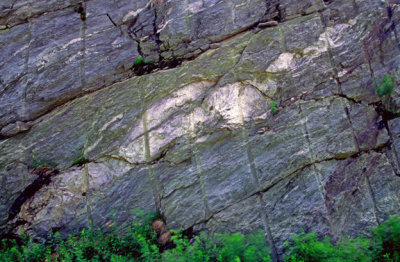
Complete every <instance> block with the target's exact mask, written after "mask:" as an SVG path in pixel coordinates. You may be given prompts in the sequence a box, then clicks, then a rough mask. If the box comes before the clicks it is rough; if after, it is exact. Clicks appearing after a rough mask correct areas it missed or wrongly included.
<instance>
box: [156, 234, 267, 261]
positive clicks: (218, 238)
mask: <svg viewBox="0 0 400 262" xmlns="http://www.w3.org/2000/svg"><path fill="white" fill-rule="evenodd" d="M171 240H172V241H173V243H174V244H175V246H176V247H175V248H174V249H170V250H167V251H165V252H164V253H163V255H162V258H163V259H162V260H163V261H166V262H175V261H178V262H185V261H194V262H197V261H198V262H202V261H221V262H231V261H251V262H253V261H254V262H256V261H264V262H269V261H272V260H271V258H270V256H269V252H270V250H269V248H268V247H267V246H266V245H265V239H264V235H263V233H262V232H261V231H256V232H254V233H252V234H249V235H243V234H240V233H234V234H231V235H228V234H215V235H214V237H213V238H211V237H209V236H207V235H206V234H204V233H201V234H200V236H196V237H195V238H194V243H193V244H191V243H190V241H189V239H188V238H187V237H185V236H182V234H181V232H179V231H173V236H172V237H171Z"/></svg>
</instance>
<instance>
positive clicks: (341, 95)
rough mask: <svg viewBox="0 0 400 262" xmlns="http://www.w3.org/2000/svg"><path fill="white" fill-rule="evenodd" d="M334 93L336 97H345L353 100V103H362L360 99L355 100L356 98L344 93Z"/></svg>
mask: <svg viewBox="0 0 400 262" xmlns="http://www.w3.org/2000/svg"><path fill="white" fill-rule="evenodd" d="M334 95H336V96H338V97H342V98H345V99H347V100H349V101H351V102H353V103H354V104H361V103H362V102H361V101H357V100H356V99H354V98H352V97H348V96H347V95H345V94H334Z"/></svg>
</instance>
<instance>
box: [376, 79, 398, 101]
mask: <svg viewBox="0 0 400 262" xmlns="http://www.w3.org/2000/svg"><path fill="white" fill-rule="evenodd" d="M394 85H395V79H394V77H393V76H391V75H388V74H385V75H384V77H383V78H382V80H381V83H380V84H379V85H377V84H375V92H376V94H377V95H378V96H379V97H381V98H382V97H386V96H390V95H391V94H392V93H393V87H394Z"/></svg>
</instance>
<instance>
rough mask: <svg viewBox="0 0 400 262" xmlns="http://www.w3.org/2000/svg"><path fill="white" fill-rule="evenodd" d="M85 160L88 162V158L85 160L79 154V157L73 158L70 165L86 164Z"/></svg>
mask: <svg viewBox="0 0 400 262" xmlns="http://www.w3.org/2000/svg"><path fill="white" fill-rule="evenodd" d="M87 162H89V160H87V159H86V158H85V157H84V156H80V157H79V158H77V159H75V160H74V161H73V162H72V165H71V166H75V165H78V166H81V165H83V164H86V163H87Z"/></svg>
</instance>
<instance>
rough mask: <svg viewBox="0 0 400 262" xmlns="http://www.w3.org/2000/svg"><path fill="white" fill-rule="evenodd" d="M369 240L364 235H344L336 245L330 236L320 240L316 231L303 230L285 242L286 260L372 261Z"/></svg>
mask: <svg viewBox="0 0 400 262" xmlns="http://www.w3.org/2000/svg"><path fill="white" fill-rule="evenodd" d="M368 248H369V240H368V239H366V238H364V237H358V238H355V239H350V238H348V237H344V238H343V239H342V240H340V241H339V243H337V244H336V245H334V244H332V242H331V240H330V239H329V238H328V237H325V238H324V239H323V240H322V241H319V240H318V237H317V234H316V233H309V234H306V233H304V231H303V232H301V233H300V234H299V235H297V236H294V237H293V239H292V240H291V241H287V242H285V249H287V253H286V256H285V261H286V262H300V261H302V262H333V261H338V262H339V261H343V262H353V261H360V262H361V261H362V262H364V261H365V262H367V261H371V258H370V256H369V250H368Z"/></svg>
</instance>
